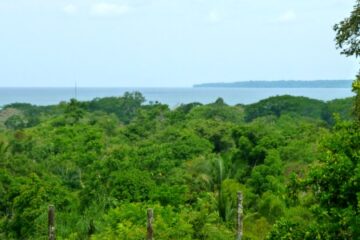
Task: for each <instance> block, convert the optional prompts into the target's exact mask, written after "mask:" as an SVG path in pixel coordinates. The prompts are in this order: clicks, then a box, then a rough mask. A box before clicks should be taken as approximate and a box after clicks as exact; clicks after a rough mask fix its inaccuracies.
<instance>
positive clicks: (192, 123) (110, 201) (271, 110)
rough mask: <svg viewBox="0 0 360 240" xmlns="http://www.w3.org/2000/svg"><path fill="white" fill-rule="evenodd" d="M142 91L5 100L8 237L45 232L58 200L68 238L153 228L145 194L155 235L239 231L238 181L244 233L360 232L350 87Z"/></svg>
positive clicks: (2, 185) (2, 149)
mask: <svg viewBox="0 0 360 240" xmlns="http://www.w3.org/2000/svg"><path fill="white" fill-rule="evenodd" d="M144 100H145V99H144V98H143V96H142V95H141V94H140V93H137V92H135V93H126V94H125V95H124V96H120V97H109V98H102V99H94V100H92V101H88V102H79V101H76V100H74V99H73V100H71V101H70V102H63V103H60V104H58V105H54V106H33V105H30V104H10V105H7V106H5V107H4V109H3V110H2V111H1V112H0V117H1V119H0V121H1V132H0V133H1V134H0V136H1V138H0V171H1V174H0V194H1V195H0V196H1V197H0V201H1V202H0V238H1V239H47V207H48V205H49V204H54V205H55V206H56V211H57V218H56V221H57V222H56V228H57V229H56V231H57V238H58V239H144V238H145V236H146V209H147V208H149V207H151V208H153V209H154V212H155V222H154V229H156V230H155V239H234V237H235V232H236V204H237V201H236V194H237V191H242V192H243V194H244V215H245V220H244V239H265V238H266V237H267V238H268V239H280V238H278V236H289V237H288V238H283V239H335V238H333V237H335V236H336V237H338V239H351V238H350V236H359V235H358V234H359V228H357V226H358V225H357V221H358V217H359V216H358V214H357V213H358V212H357V211H358V207H359V206H358V200H357V199H358V198H359V195H358V194H359V190H358V189H359V185H358V180H359V177H360V174H359V171H358V170H359V168H358V156H359V147H358V146H359V144H360V135H359V131H358V127H357V125H354V124H353V117H352V114H351V112H352V105H353V102H354V98H348V99H341V100H334V101H330V102H322V101H318V100H313V99H308V98H304V97H292V96H277V97H272V98H269V99H265V100H263V101H260V102H258V103H255V104H251V105H237V106H229V105H227V104H226V103H224V102H223V100H222V99H218V100H217V101H216V102H214V103H212V104H207V105H202V104H199V103H192V104H186V105H181V106H178V107H177V108H175V109H170V108H169V107H168V106H167V105H163V104H161V103H152V104H144ZM335 212H336V214H334V213H335ZM289 229H290V230H289ZM353 239H355V238H353Z"/></svg>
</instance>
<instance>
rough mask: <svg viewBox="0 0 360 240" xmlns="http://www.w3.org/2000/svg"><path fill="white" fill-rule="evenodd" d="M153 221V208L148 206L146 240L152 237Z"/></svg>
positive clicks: (151, 239)
mask: <svg viewBox="0 0 360 240" xmlns="http://www.w3.org/2000/svg"><path fill="white" fill-rule="evenodd" d="M153 222H154V210H153V209H152V208H149V209H148V210H147V238H146V239H147V240H153V239H154V229H153Z"/></svg>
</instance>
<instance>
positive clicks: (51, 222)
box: [48, 205, 56, 240]
mask: <svg viewBox="0 0 360 240" xmlns="http://www.w3.org/2000/svg"><path fill="white" fill-rule="evenodd" d="M48 233H49V240H55V239H56V235H55V207H54V205H49V209H48Z"/></svg>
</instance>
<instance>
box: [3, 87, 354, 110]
mask: <svg viewBox="0 0 360 240" xmlns="http://www.w3.org/2000/svg"><path fill="white" fill-rule="evenodd" d="M133 91H139V92H141V93H142V94H143V95H144V97H145V98H146V100H147V102H155V101H158V102H161V103H164V104H168V105H169V106H170V107H176V106H178V105H180V104H186V103H191V102H200V103H203V104H206V103H211V102H214V101H215V100H216V99H217V98H219V97H221V98H223V99H224V100H225V102H226V103H227V104H230V105H235V104H239V103H241V104H250V103H255V102H258V101H259V100H262V99H265V98H268V97H271V96H277V95H292V96H305V97H309V98H314V99H319V100H323V101H328V100H333V99H338V98H346V97H350V96H353V95H354V94H353V93H352V92H351V89H350V88H116V87H114V88H78V89H77V91H76V92H77V93H75V89H74V88H0V106H4V105H6V104H9V103H19V102H21V103H31V104H34V105H52V104H57V103H59V102H61V101H69V100H70V99H71V98H75V96H76V98H77V99H78V100H92V99H94V98H101V97H110V96H121V95H123V94H124V93H125V92H133Z"/></svg>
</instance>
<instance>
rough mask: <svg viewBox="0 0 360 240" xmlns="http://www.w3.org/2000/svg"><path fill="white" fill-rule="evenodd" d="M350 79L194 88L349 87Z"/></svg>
mask: <svg viewBox="0 0 360 240" xmlns="http://www.w3.org/2000/svg"><path fill="white" fill-rule="evenodd" d="M351 84H352V80H315V81H300V80H296V81H295V80H292V81H285V80H284V81H245V82H233V83H204V84H197V85H194V86H193V87H194V88H351Z"/></svg>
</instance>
